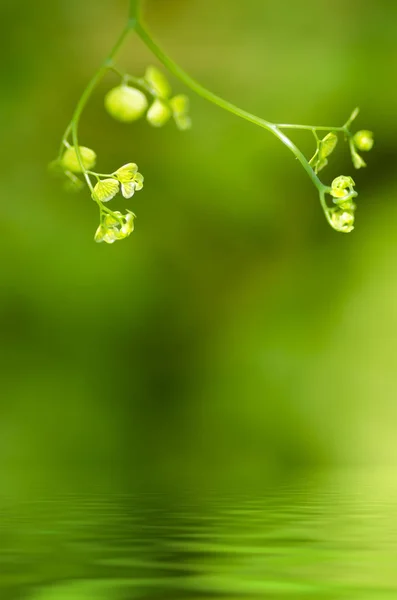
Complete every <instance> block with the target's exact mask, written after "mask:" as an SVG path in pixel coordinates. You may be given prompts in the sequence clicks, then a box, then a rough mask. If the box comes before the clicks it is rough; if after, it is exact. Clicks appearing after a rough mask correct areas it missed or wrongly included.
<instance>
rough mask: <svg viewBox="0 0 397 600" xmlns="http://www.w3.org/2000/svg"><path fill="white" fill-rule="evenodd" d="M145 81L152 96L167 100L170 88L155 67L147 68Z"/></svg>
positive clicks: (163, 76) (166, 80)
mask: <svg viewBox="0 0 397 600" xmlns="http://www.w3.org/2000/svg"><path fill="white" fill-rule="evenodd" d="M145 80H146V82H147V83H148V84H149V87H150V91H151V92H152V94H153V96H156V97H158V98H163V99H167V98H169V97H170V96H171V86H170V84H169V81H168V79H167V78H166V76H165V75H163V73H162V72H161V71H159V70H158V69H157V68H156V67H148V68H147V70H146V73H145Z"/></svg>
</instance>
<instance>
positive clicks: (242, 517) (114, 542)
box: [0, 472, 397, 600]
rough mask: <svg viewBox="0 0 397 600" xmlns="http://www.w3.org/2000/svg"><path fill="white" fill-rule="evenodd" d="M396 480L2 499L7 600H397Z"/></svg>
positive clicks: (362, 477) (319, 480)
mask: <svg viewBox="0 0 397 600" xmlns="http://www.w3.org/2000/svg"><path fill="white" fill-rule="evenodd" d="M395 480H396V476H395V475H394V473H393V472H389V473H388V474H387V475H386V476H382V477H378V476H374V475H373V474H370V475H369V474H365V473H358V474H357V473H354V474H353V475H352V474H349V473H344V474H343V476H340V475H336V474H332V475H329V476H326V477H324V476H323V477H309V476H307V475H305V476H302V477H301V478H300V479H298V480H295V481H294V483H291V482H290V483H289V484H288V485H286V484H285V483H284V485H280V486H274V487H269V488H268V489H267V490H266V491H265V492H262V493H260V494H258V493H256V494H253V493H252V494H249V493H247V492H246V493H238V494H237V493H236V494H228V495H222V494H215V493H214V494H195V495H193V494H187V493H186V494H179V495H177V494H170V493H160V492H159V493H158V494H153V493H150V494H143V493H141V494H131V495H100V494H93V495H84V496H79V495H69V496H64V497H62V498H41V499H40V500H37V501H36V502H26V503H15V502H11V501H10V500H9V501H8V502H7V500H6V499H3V501H2V505H1V506H2V508H1V525H0V598H1V600H14V599H15V600H16V599H18V600H20V599H22V600H23V599H29V600H108V599H109V600H111V599H120V600H130V599H134V598H141V599H148V600H149V599H157V598H161V599H176V600H177V599H181V600H182V599H183V600H187V599H195V600H199V599H203V598H224V599H227V598H232V599H236V600H237V599H241V600H242V599H248V598H300V599H305V598H315V599H322V598H327V599H339V598H357V599H360V600H368V599H373V600H377V599H378V598H379V599H381V598H394V599H396V598H397V489H396V481H395Z"/></svg>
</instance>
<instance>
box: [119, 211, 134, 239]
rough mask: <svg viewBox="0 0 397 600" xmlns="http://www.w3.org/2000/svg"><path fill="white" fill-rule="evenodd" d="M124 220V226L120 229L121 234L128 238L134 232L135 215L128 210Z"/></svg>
mask: <svg viewBox="0 0 397 600" xmlns="http://www.w3.org/2000/svg"><path fill="white" fill-rule="evenodd" d="M124 219H125V222H124V225H122V227H121V233H122V234H123V235H124V237H128V236H129V235H131V233H132V232H133V231H134V227H135V225H134V219H135V215H134V213H133V212H131V211H130V210H128V211H127V214H126V216H125V217H124Z"/></svg>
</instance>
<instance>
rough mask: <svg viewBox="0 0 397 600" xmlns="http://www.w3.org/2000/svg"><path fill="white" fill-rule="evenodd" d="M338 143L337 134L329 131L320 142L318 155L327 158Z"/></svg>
mask: <svg viewBox="0 0 397 600" xmlns="http://www.w3.org/2000/svg"><path fill="white" fill-rule="evenodd" d="M337 143H338V136H337V135H336V134H335V133H332V132H331V133H329V134H328V135H326V136H325V138H324V139H323V140H321V142H320V148H319V155H320V159H322V160H323V159H324V158H327V156H330V155H331V154H332V153H333V151H334V150H335V148H336V145H337Z"/></svg>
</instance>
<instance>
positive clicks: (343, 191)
mask: <svg viewBox="0 0 397 600" xmlns="http://www.w3.org/2000/svg"><path fill="white" fill-rule="evenodd" d="M355 185H356V184H355V183H354V181H353V179H352V178H351V177H347V176H345V175H341V176H340V177H337V178H336V179H334V180H333V182H332V184H331V188H332V189H331V192H330V193H331V196H333V197H334V198H344V199H347V198H348V197H350V196H351V195H352V193H355V192H354V186H355ZM356 195H357V194H356Z"/></svg>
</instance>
